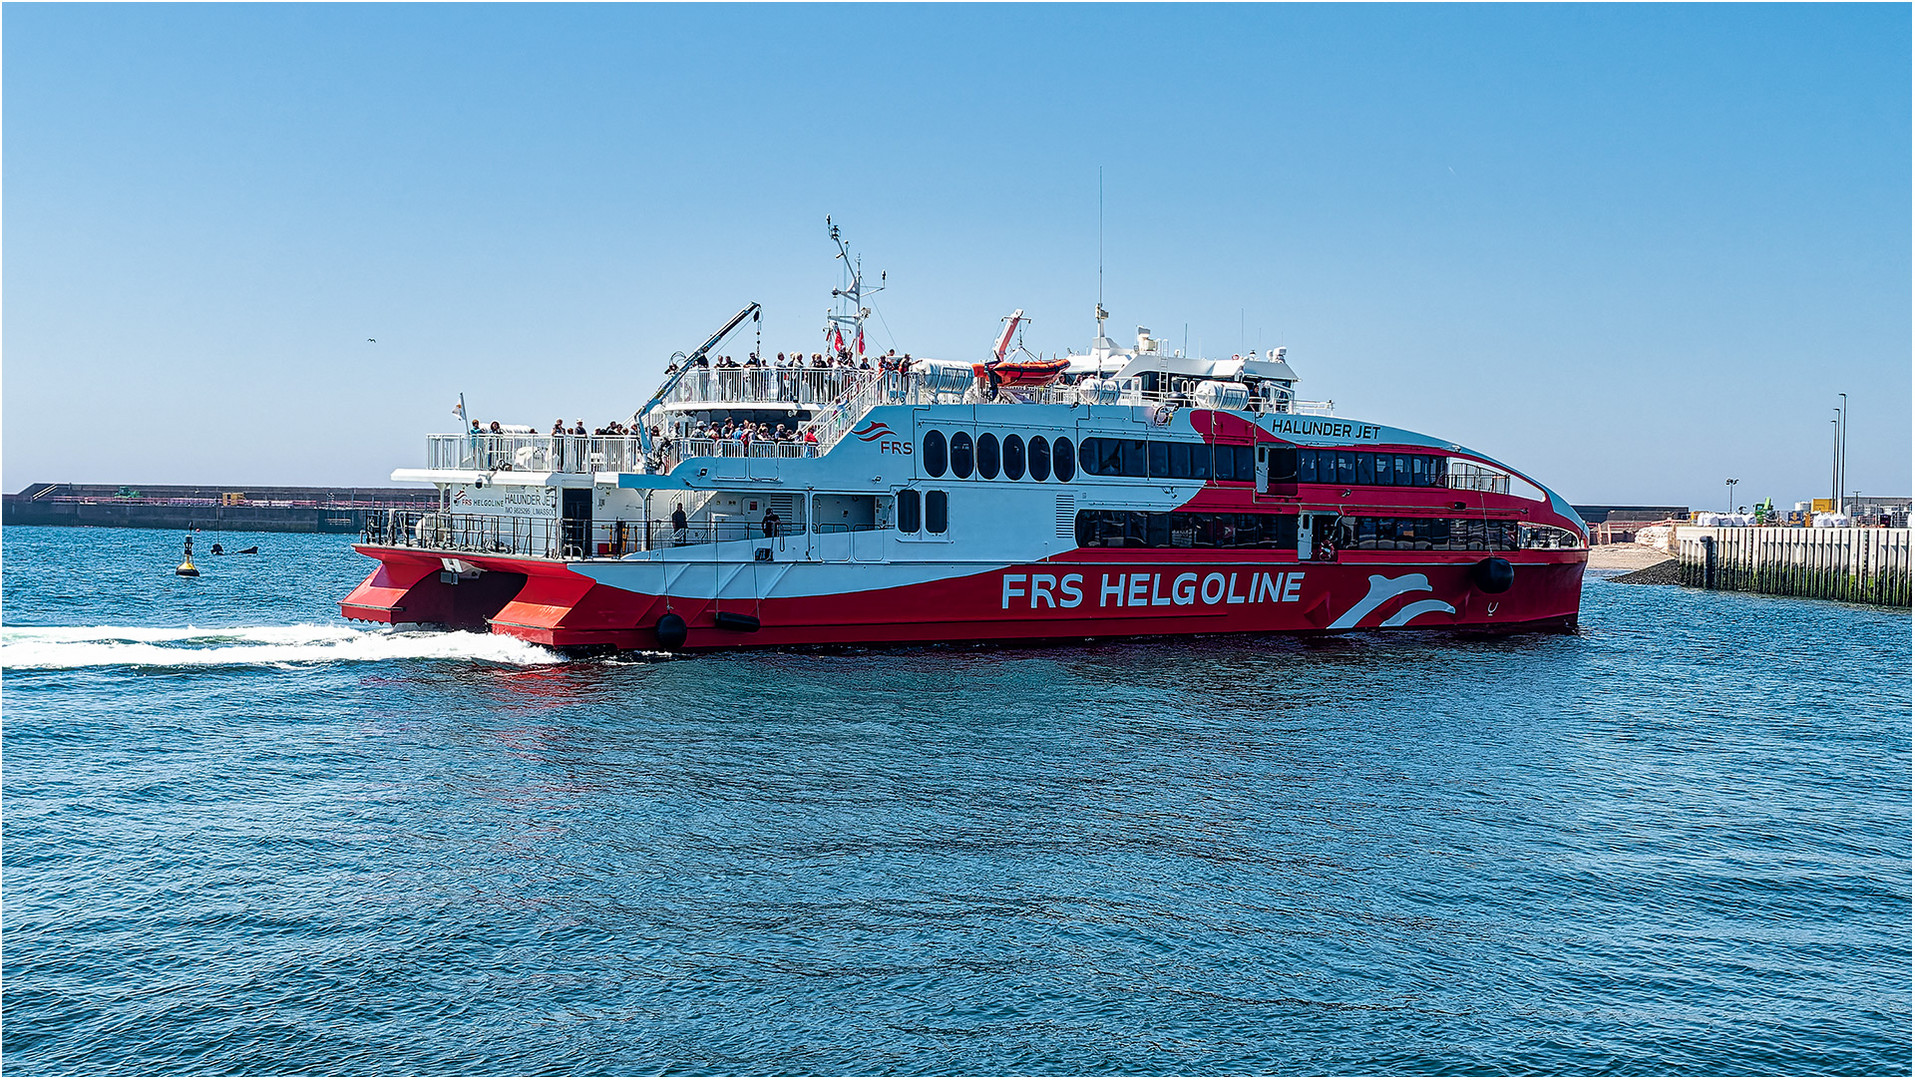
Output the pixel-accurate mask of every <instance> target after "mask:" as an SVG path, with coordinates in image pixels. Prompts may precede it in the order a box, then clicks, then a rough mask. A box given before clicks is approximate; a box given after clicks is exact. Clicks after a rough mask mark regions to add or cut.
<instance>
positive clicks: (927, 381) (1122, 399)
mask: <svg viewBox="0 0 1915 1080" xmlns="http://www.w3.org/2000/svg"><path fill="white" fill-rule="evenodd" d="M687 384H689V385H690V389H689V390H686V389H685V387H686V386H687ZM681 391H682V393H681ZM828 393H829V394H835V395H836V396H835V397H830V398H824V397H822V395H825V394H828ZM667 401H668V402H674V403H677V404H679V405H681V406H682V405H687V404H694V403H705V404H712V405H777V404H785V405H790V406H792V407H794V408H803V409H805V410H806V411H810V412H811V413H812V416H811V418H810V419H809V420H807V421H805V422H804V423H803V424H802V425H800V426H799V427H798V429H797V431H796V433H795V435H796V437H795V438H793V439H792V440H789V441H770V440H763V439H754V440H749V441H747V440H744V439H722V438H685V437H678V438H673V437H671V436H670V435H669V434H665V435H661V436H660V437H658V438H656V439H654V441H653V452H652V454H651V455H650V456H649V457H648V456H647V455H646V453H645V450H644V446H643V445H642V443H641V442H640V441H639V439H638V437H637V436H635V435H537V434H494V433H491V432H468V433H465V434H452V435H428V436H426V468H428V469H476V470H479V471H483V472H493V471H518V472H569V473H597V472H665V471H669V470H670V469H671V467H672V466H674V465H676V464H677V463H678V462H679V461H681V460H683V459H685V458H688V457H812V456H816V455H818V454H823V453H824V452H826V451H827V450H829V449H831V448H832V447H833V446H835V445H837V443H838V441H839V440H841V439H843V438H844V436H845V435H846V434H847V433H848V432H850V431H851V430H852V429H853V428H854V427H856V426H857V425H858V424H859V423H860V422H861V421H862V420H863V419H864V416H865V414H866V413H868V412H870V411H871V410H872V409H873V408H875V407H876V406H879V405H954V404H963V403H966V402H970V403H978V404H1004V405H1017V404H1035V405H1082V404H1095V405H1130V406H1137V405H1143V406H1158V405H1171V406H1173V407H1176V408H1191V407H1193V406H1194V405H1195V402H1193V400H1192V399H1191V396H1190V395H1188V394H1179V393H1174V392H1165V391H1155V390H1145V389H1144V388H1143V386H1142V384H1141V382H1140V381H1139V380H1136V379H1130V380H1126V381H1125V382H1123V383H1117V382H1114V381H1111V380H1103V381H1100V382H1099V383H1098V384H1096V385H1094V386H1093V385H1075V386H1066V385H1054V386H1031V387H1003V388H1001V389H1000V390H999V392H998V396H997V397H996V398H995V399H988V398H986V397H984V396H983V394H982V393H981V392H980V388H979V386H978V383H977V381H976V380H975V379H971V378H965V377H962V376H961V373H958V374H953V373H952V372H949V371H933V372H929V373H925V372H909V373H901V372H873V371H863V370H855V369H835V368H834V369H829V370H821V369H779V368H722V369H717V370H704V369H701V370H698V371H693V372H688V373H687V374H686V376H685V378H684V379H683V380H681V381H680V383H679V385H678V386H677V387H674V388H673V393H672V395H671V396H669V397H668V398H667ZM1253 404H1262V403H1260V402H1253ZM1283 405H1284V407H1281V408H1275V409H1270V408H1268V407H1267V406H1266V407H1265V409H1264V411H1273V412H1279V413H1294V414H1302V415H1306V416H1329V415H1332V414H1333V413H1334V412H1335V409H1336V403H1335V402H1333V401H1289V402H1285V403H1283ZM650 419H655V417H654V418H648V422H649V420H650ZM1480 490H1494V489H1492V488H1483V489H1480Z"/></svg>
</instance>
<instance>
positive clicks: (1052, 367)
mask: <svg viewBox="0 0 1915 1080" xmlns="http://www.w3.org/2000/svg"><path fill="white" fill-rule="evenodd" d="M1069 363H1070V361H1069V360H1063V359H1058V360H1036V359H1030V360H995V361H992V362H991V363H988V364H972V365H971V370H972V371H974V372H976V373H977V377H978V378H980V379H989V378H991V377H993V376H995V377H996V378H997V383H998V385H999V386H1048V385H1050V384H1051V383H1054V382H1056V381H1057V376H1058V374H1059V373H1060V372H1062V371H1063V370H1064V366H1065V365H1066V364H1069Z"/></svg>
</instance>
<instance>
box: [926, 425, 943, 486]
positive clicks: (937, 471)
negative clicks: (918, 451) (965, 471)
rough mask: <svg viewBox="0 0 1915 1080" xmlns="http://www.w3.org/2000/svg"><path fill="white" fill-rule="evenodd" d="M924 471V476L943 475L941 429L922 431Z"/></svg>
mask: <svg viewBox="0 0 1915 1080" xmlns="http://www.w3.org/2000/svg"><path fill="white" fill-rule="evenodd" d="M924 473H925V475H926V476H943V475H944V433H943V432H942V431H927V432H925V433H924Z"/></svg>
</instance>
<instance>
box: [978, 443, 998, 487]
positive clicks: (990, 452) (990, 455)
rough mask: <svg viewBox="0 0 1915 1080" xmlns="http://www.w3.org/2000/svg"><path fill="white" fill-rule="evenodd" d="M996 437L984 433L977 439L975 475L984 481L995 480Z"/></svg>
mask: <svg viewBox="0 0 1915 1080" xmlns="http://www.w3.org/2000/svg"><path fill="white" fill-rule="evenodd" d="M997 466H998V460H997V436H995V435H992V434H990V433H989V432H986V433H985V434H983V435H979V436H978V437H977V474H978V475H979V476H981V477H983V478H984V479H986V480H995V479H997Z"/></svg>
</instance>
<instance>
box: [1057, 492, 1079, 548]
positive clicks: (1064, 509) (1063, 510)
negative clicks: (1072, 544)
mask: <svg viewBox="0 0 1915 1080" xmlns="http://www.w3.org/2000/svg"><path fill="white" fill-rule="evenodd" d="M1057 535H1058V537H1059V539H1064V540H1075V539H1077V496H1075V495H1059V496H1058V497H1057Z"/></svg>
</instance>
